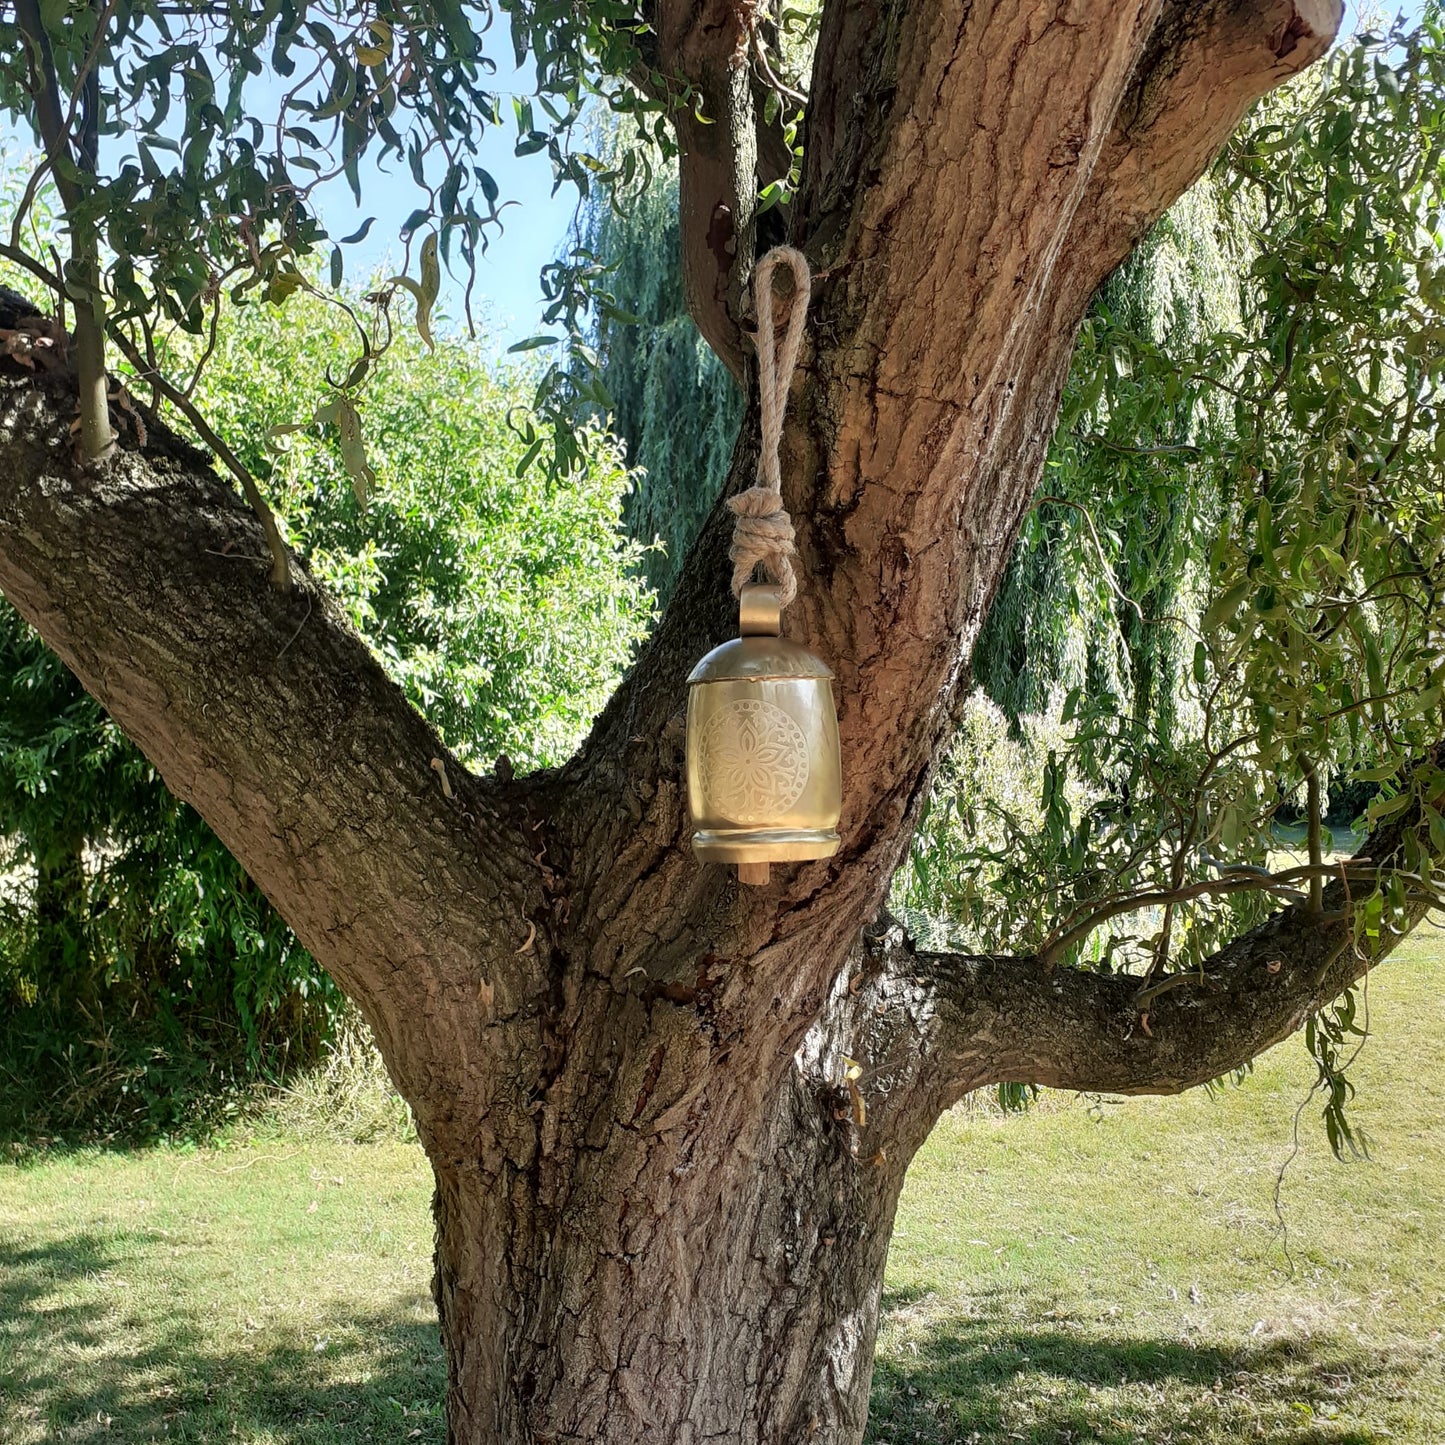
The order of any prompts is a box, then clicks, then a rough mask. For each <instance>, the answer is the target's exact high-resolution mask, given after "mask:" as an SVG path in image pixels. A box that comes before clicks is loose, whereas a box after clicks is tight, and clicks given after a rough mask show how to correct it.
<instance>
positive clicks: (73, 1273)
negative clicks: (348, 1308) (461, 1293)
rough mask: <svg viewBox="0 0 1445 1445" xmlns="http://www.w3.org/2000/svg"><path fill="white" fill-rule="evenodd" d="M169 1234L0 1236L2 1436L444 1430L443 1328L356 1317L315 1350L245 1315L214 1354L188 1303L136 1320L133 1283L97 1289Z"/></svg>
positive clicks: (303, 1435)
mask: <svg viewBox="0 0 1445 1445" xmlns="http://www.w3.org/2000/svg"><path fill="white" fill-rule="evenodd" d="M165 1243H166V1242H165V1241H164V1240H162V1239H161V1238H160V1236H158V1235H156V1234H149V1233H144V1232H135V1233H128V1234H127V1233H115V1234H111V1235H107V1236H105V1237H99V1236H96V1235H94V1234H86V1233H81V1234H74V1235H71V1236H69V1237H68V1238H66V1239H64V1240H60V1241H56V1242H54V1243H48V1244H45V1245H40V1246H36V1247H25V1246H23V1245H20V1246H17V1245H14V1244H13V1243H7V1242H6V1241H4V1240H0V1440H3V1441H5V1442H7V1445H9V1442H12V1441H13V1442H24V1445H30V1442H41V1441H47V1442H48V1441H51V1440H65V1441H88V1440H96V1441H99V1440H102V1439H103V1440H105V1441H107V1442H110V1445H115V1442H125V1445H132V1442H135V1445H139V1442H143V1441H161V1440H164V1441H167V1442H172V1441H176V1442H197V1445H200V1442H215V1445H221V1442H223V1441H229V1440H233V1439H235V1438H238V1437H239V1438H240V1439H242V1440H256V1439H264V1440H267V1441H276V1442H285V1445H340V1442H346V1445H362V1442H367V1441H375V1442H383V1441H385V1442H391V1441H398V1442H411V1441H418V1442H421V1445H440V1442H442V1441H444V1440H445V1438H446V1426H445V1423H444V1420H443V1416H442V1400H443V1397H444V1393H445V1388H446V1371H445V1366H444V1363H443V1360H442V1353H441V1344H440V1341H439V1339H438V1336H437V1330H436V1326H435V1325H434V1324H430V1323H427V1324H423V1323H420V1322H418V1321H414V1320H407V1319H399V1318H396V1317H394V1316H389V1315H372V1316H362V1317H355V1316H353V1317H350V1318H348V1319H346V1320H345V1321H343V1322H339V1323H343V1324H344V1326H345V1330H344V1335H345V1338H344V1339H341V1340H338V1341H334V1342H333V1341H326V1342H324V1343H322V1348H321V1349H320V1350H318V1349H317V1348H315V1346H314V1345H313V1344H308V1343H305V1342H300V1341H296V1340H290V1341H282V1340H280V1339H278V1338H276V1337H275V1336H274V1335H273V1336H272V1337H270V1338H268V1337H267V1336H266V1335H264V1334H262V1333H259V1332H258V1333H254V1334H249V1335H248V1334H244V1333H243V1330H242V1327H241V1323H240V1322H239V1321H238V1326H237V1335H238V1344H237V1347H236V1348H234V1349H231V1350H218V1349H217V1348H216V1342H215V1341H216V1329H215V1326H214V1323H210V1324H208V1325H207V1326H206V1327H205V1328H200V1327H198V1325H197V1323H196V1321H195V1320H194V1319H193V1318H191V1317H189V1316H188V1315H187V1314H186V1313H185V1312H184V1311H182V1310H179V1309H175V1310H170V1311H167V1313H166V1314H165V1315H164V1317H162V1318H160V1319H157V1318H155V1317H150V1318H147V1319H145V1320H143V1321H138V1320H136V1319H134V1318H128V1317H127V1316H126V1314H125V1311H124V1304H123V1298H122V1303H121V1306H120V1307H118V1308H117V1307H115V1306H116V1297H117V1294H119V1295H120V1296H122V1297H123V1296H124V1293H125V1291H124V1289H123V1288H122V1289H118V1290H107V1289H104V1288H101V1286H103V1285H104V1283H105V1282H106V1281H107V1280H108V1279H109V1278H110V1277H111V1276H113V1275H114V1273H115V1272H116V1271H117V1270H124V1271H133V1270H135V1269H136V1267H137V1254H139V1255H141V1256H142V1257H143V1256H144V1255H145V1254H146V1253H148V1252H149V1251H151V1250H152V1249H158V1248H160V1247H161V1246H163V1245H164V1244H165ZM122 1247H124V1250H125V1255H124V1259H122V1256H121V1253H120V1250H121V1248H122ZM157 1272H159V1270H158V1271H157ZM98 1289H99V1293H98V1292H97V1291H98ZM178 1303H179V1302H178ZM338 1333H340V1332H338ZM318 1343H321V1342H318Z"/></svg>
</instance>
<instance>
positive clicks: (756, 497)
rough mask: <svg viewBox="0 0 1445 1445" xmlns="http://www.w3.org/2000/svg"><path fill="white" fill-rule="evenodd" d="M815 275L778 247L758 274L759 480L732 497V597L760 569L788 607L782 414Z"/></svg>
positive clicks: (793, 591) (790, 583)
mask: <svg viewBox="0 0 1445 1445" xmlns="http://www.w3.org/2000/svg"><path fill="white" fill-rule="evenodd" d="M779 266H786V267H788V268H789V269H790V270H791V271H792V273H793V309H792V311H791V312H790V313H789V316H788V329H787V330H786V331H785V332H784V333H783V338H782V345H781V347H779V345H778V336H777V332H776V331H775V330H774V327H773V272H774V271H775V270H777V268H778V267H779ZM811 290H812V276H811V275H810V273H809V271H808V262H807V259H806V258H805V257H804V255H803V253H802V252H801V251H795V250H794V249H793V248H792V247H791V246H775V247H774V248H773V249H772V250H771V251H769V252H768V254H767V255H766V256H764V257H763V259H762V260H761V261H759V262H758V268H757V270H756V272H754V274H753V304H754V306H755V307H756V308H757V313H758V339H757V347H758V387H759V390H760V392H761V400H762V411H763V425H762V431H763V437H762V454H761V455H760V456H759V458H758V480H757V483H756V485H754V486H751V487H749V488H748V489H747V491H745V492H739V493H738V494H737V496H735V497H730V498H729V499H728V506H729V507H731V508H732V510H733V515H734V517H735V518H736V520H735V521H734V523H733V543H732V546H731V547H730V548H729V549H728V556H729V557H731V558H732V563H733V595H734V596H737V597H740V596H742V590H743V587H744V586H745V585H746V584H747V583H748V582H750V581H752V576H753V571H754V569H756V568H757V567H759V566H761V567H762V569H763V571H764V573H765V575H766V576H767V577H768V578H769V579H770V580H771V581H773V582H776V583H777V584H778V588H779V592H778V600H779V601H780V602H781V603H782V605H783V606H784V607H786V606H787V605H788V603H790V602H791V601H792V600H793V598H794V597H796V596H797V595H798V579H797V578H796V577H795V576H794V575H793V555H794V551H795V548H794V546H793V519H792V518H791V517H790V516H788V514H787V512H786V511H785V510H784V508H783V496H782V491H783V476H782V469H781V464H780V462H779V457H778V452H779V448H780V446H781V444H782V439H783V413H784V412H785V411H786V410H787V407H788V387H789V385H790V383H791V382H792V380H793V369H794V368H795V367H796V366H797V364H798V352H799V350H800V349H801V347H802V345H803V327H804V325H805V323H806V322H807V319H808V297H809V294H810V292H811Z"/></svg>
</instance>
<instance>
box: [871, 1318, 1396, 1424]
mask: <svg viewBox="0 0 1445 1445" xmlns="http://www.w3.org/2000/svg"><path fill="white" fill-rule="evenodd" d="M925 1301H926V1295H925V1294H924V1292H922V1291H918V1290H906V1291H888V1292H886V1293H885V1295H884V1297H883V1314H884V1319H885V1336H884V1339H883V1340H882V1341H881V1342H880V1345H881V1347H880V1350H879V1355H878V1363H877V1368H876V1371H875V1374H874V1378H873V1393H872V1403H871V1409H870V1415H869V1428H868V1436H867V1438H868V1440H869V1442H871V1445H891V1442H904V1441H907V1442H909V1445H915V1442H916V1445H944V1442H948V1445H1018V1442H1021V1441H1022V1442H1026V1445H1141V1442H1148V1445H1155V1442H1159V1441H1166V1440H1167V1441H1170V1442H1172V1445H1205V1442H1209V1445H1213V1442H1217V1441H1226V1440H1227V1441H1235V1440H1239V1441H1243V1440H1256V1439H1257V1440H1267V1441H1269V1442H1271V1445H1376V1442H1380V1441H1382V1440H1383V1439H1384V1438H1385V1436H1383V1435H1381V1434H1380V1433H1377V1432H1375V1431H1373V1430H1369V1429H1362V1428H1360V1427H1358V1426H1356V1425H1353V1424H1349V1423H1345V1422H1339V1423H1336V1422H1335V1421H1333V1420H1331V1419H1330V1418H1329V1416H1330V1414H1331V1412H1332V1411H1333V1409H1334V1405H1333V1401H1334V1400H1335V1399H1340V1398H1342V1397H1343V1395H1344V1392H1345V1389H1346V1388H1351V1389H1357V1388H1358V1386H1359V1385H1360V1384H1361V1382H1362V1380H1363V1379H1364V1378H1366V1377H1368V1376H1371V1375H1378V1374H1380V1373H1382V1372H1383V1370H1382V1367H1381V1366H1380V1365H1378V1364H1372V1362H1371V1361H1370V1360H1369V1359H1368V1358H1366V1357H1365V1355H1364V1354H1363V1352H1361V1351H1360V1350H1359V1349H1358V1348H1356V1347H1354V1346H1353V1345H1352V1344H1351V1343H1350V1342H1348V1341H1341V1340H1338V1339H1333V1338H1322V1337H1318V1336H1316V1337H1292V1338H1285V1339H1275V1340H1271V1341H1267V1342H1261V1343H1260V1344H1258V1345H1256V1344H1249V1345H1245V1346H1242V1347H1240V1348H1229V1347H1228V1346H1226V1345H1221V1344H1219V1343H1217V1342H1214V1343H1210V1342H1205V1341H1201V1342H1200V1343H1197V1344H1195V1343H1190V1342H1188V1341H1185V1340H1181V1339H1179V1338H1177V1337H1170V1336H1156V1335H1147V1334H1140V1333H1126V1332H1125V1331H1124V1330H1122V1329H1120V1330H1111V1329H1109V1328H1108V1327H1107V1326H1106V1325H1101V1324H1097V1323H1094V1322H1092V1321H1084V1320H1068V1319H1062V1320H1059V1319H1050V1318H1048V1317H1047V1316H1046V1314H1045V1311H1046V1310H1047V1308H1048V1306H1047V1305H1046V1304H1045V1303H1044V1302H1042V1301H1040V1302H1039V1303H1038V1305H1037V1311H1038V1313H1037V1316H1036V1318H1037V1320H1038V1324H1037V1325H1034V1324H1032V1323H1030V1317H1029V1315H1028V1314H1027V1313H1025V1312H1021V1309H1020V1303H1021V1302H1020V1301H1019V1300H1018V1299H1017V1298H1016V1297H1015V1298H1014V1299H1013V1300H1012V1301H1011V1303H1010V1304H1008V1305H1006V1304H1005V1303H1004V1301H1003V1300H1002V1299H1001V1298H1000V1297H998V1295H997V1293H996V1292H992V1291H989V1292H984V1293H982V1294H980V1295H978V1296H975V1297H974V1298H973V1300H972V1301H971V1302H970V1309H969V1312H968V1313H965V1314H958V1313H946V1312H944V1311H934V1310H927V1309H926V1304H925ZM920 1304H925V1310H924V1311H920V1313H918V1314H917V1315H915V1316H913V1318H911V1319H910V1318H908V1316H909V1315H910V1314H911V1312H912V1311H913V1310H914V1309H915V1307H917V1306H919V1305H920ZM890 1316H891V1317H892V1318H891V1319H890ZM900 1316H901V1317H902V1318H900ZM890 1326H891V1327H890ZM899 1326H901V1327H902V1330H901V1333H900V1331H899V1328H898V1327H899Z"/></svg>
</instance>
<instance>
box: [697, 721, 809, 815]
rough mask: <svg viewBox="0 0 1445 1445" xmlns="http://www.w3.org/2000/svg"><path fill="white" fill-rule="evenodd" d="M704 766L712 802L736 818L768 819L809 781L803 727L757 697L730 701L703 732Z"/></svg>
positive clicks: (782, 810)
mask: <svg viewBox="0 0 1445 1445" xmlns="http://www.w3.org/2000/svg"><path fill="white" fill-rule="evenodd" d="M702 771H703V776H704V777H705V778H706V780H707V794H708V798H709V800H710V802H711V803H712V805H713V806H714V807H716V808H717V810H718V811H719V812H720V813H722V814H723V816H724V817H727V818H731V819H732V820H733V821H734V822H736V823H768V822H771V821H772V820H773V819H774V818H777V817H780V816H781V815H782V814H784V813H786V812H787V811H788V809H789V808H791V807H792V806H793V804H794V803H796V802H797V801H798V799H799V798H800V797H801V796H802V794H803V789H804V788H805V787H806V786H807V784H808V745H807V739H806V738H804V736H803V730H802V728H800V727H799V726H798V724H797V723H796V722H795V721H794V720H793V719H792V718H791V717H789V716H788V714H787V713H786V712H784V711H783V709H782V708H780V707H777V706H776V705H775V704H773V703H770V702H764V701H763V700H762V699H761V698H743V699H739V700H738V701H736V702H730V703H728V704H727V705H726V706H724V707H722V708H719V709H718V711H717V712H716V713H714V714H713V716H712V718H711V720H710V721H709V722H708V725H707V727H706V728H705V729H704V730H703V737H702Z"/></svg>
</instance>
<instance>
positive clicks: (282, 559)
mask: <svg viewBox="0 0 1445 1445" xmlns="http://www.w3.org/2000/svg"><path fill="white" fill-rule="evenodd" d="M111 336H112V337H113V338H114V339H115V343H116V345H117V346H119V347H120V349H121V352H122V353H123V354H124V356H125V358H126V360H127V361H129V362H130V364H131V365H132V366H133V367H135V369H136V373H137V375H138V376H140V377H141V379H142V380H144V381H146V382H149V383H150V385H151V386H152V387H154V388H155V390H156V391H157V392H159V393H160V395H162V396H163V397H165V399H166V400H167V401H168V402H170V404H171V405H172V406H173V407H175V408H176V410H177V411H179V412H180V413H181V415H182V416H184V417H185V419H186V420H187V421H188V422H190V424H191V425H192V426H193V427H195V429H196V434H197V435H198V436H199V437H200V438H201V440H202V441H204V442H205V443H206V445H207V446H208V447H210V449H211V450H212V451H213V452H215V454H216V455H217V456H218V457H219V458H220V459H221V461H222V462H223V463H224V464H225V467H226V470H227V471H229V472H230V473H231V475H232V476H233V477H235V479H236V480H237V481H238V482H239V483H240V485H241V490H242V491H243V492H244V493H245V494H246V500H247V501H248V502H249V503H250V504H251V510H252V511H253V512H254V513H255V514H256V520H257V521H259V522H260V524H261V531H262V533H263V534H264V535H265V538H266V547H267V550H268V551H269V552H270V553H271V580H272V582H274V583H275V585H276V587H277V588H278V589H279V590H280V591H282V592H288V591H290V589H291V557H290V554H289V553H288V552H287V550H286V544H285V542H283V541H282V540H281V533H280V531H279V530H278V529H277V527H276V517H275V514H274V513H273V512H272V511H271V508H270V507H269V506H268V505H267V504H266V499H265V497H263V496H262V495H261V489H260V488H259V487H258V486H257V485H256V479H255V478H254V477H253V476H252V475H251V473H250V472H249V471H247V470H246V467H245V466H244V465H243V464H242V462H241V459H240V458H239V457H238V456H237V455H236V454H235V452H233V451H232V450H231V448H230V447H228V446H227V445H226V443H225V442H224V441H223V440H222V439H221V437H220V436H219V435H218V434H217V433H216V431H215V429H214V428H213V427H212V426H211V424H210V423H209V422H208V421H207V420H206V419H205V417H204V416H202V415H201V413H200V411H199V410H198V409H197V408H196V406H195V404H194V403H193V402H192V401H191V400H190V398H189V397H187V396H186V395H185V393H184V392H182V391H181V390H180V389H179V388H178V387H175V386H173V385H172V384H171V383H170V382H169V381H167V380H166V378H165V377H164V376H163V375H162V374H161V372H160V370H159V368H157V367H156V366H154V365H152V364H150V363H148V362H147V361H146V360H145V358H144V357H143V356H142V355H141V354H140V352H139V351H138V350H137V349H136V346H135V343H134V342H133V341H132V340H131V339H130V338H129V337H128V336H126V335H125V333H124V332H122V331H121V330H120V329H119V328H116V329H114V330H112V331H111ZM303 621H304V619H303Z"/></svg>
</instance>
